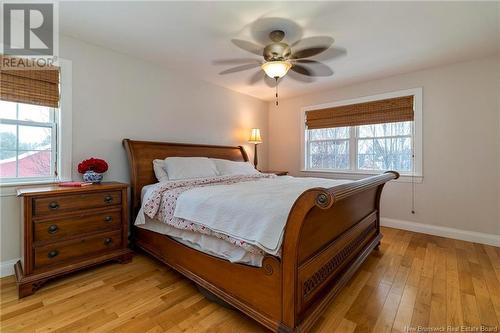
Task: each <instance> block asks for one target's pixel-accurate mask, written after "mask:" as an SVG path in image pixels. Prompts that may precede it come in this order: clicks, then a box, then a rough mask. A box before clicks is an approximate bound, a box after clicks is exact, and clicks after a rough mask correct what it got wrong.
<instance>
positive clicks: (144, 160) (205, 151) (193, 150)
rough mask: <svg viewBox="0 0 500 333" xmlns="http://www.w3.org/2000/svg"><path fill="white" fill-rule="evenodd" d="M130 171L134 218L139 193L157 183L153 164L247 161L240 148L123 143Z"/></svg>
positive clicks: (139, 200)
mask: <svg viewBox="0 0 500 333" xmlns="http://www.w3.org/2000/svg"><path fill="white" fill-rule="evenodd" d="M123 146H124V147H125V150H126V151H127V156H128V162H129V167H130V186H131V197H132V198H131V199H132V209H131V214H132V217H133V218H135V216H136V215H137V212H138V211H139V209H140V206H141V190H142V188H143V187H144V186H145V185H148V184H153V183H156V182H157V180H156V177H155V175H154V172H153V160H154V159H165V158H167V157H172V156H181V157H182V156H183V157H212V158H222V159H226V160H232V161H248V155H247V153H246V152H245V149H243V147H242V146H237V147H232V146H212V145H198V144H188V143H172V142H152V141H135V140H130V139H123Z"/></svg>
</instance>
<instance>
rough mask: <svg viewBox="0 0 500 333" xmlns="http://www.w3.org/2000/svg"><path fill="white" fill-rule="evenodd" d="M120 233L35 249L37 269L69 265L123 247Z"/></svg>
mask: <svg viewBox="0 0 500 333" xmlns="http://www.w3.org/2000/svg"><path fill="white" fill-rule="evenodd" d="M121 245H122V235H121V232H120V231H114V232H107V233H102V234H99V235H95V236H90V237H83V238H80V239H77V240H72V241H62V242H58V243H53V244H50V245H46V246H40V247H35V268H43V267H45V266H52V265H57V264H59V263H63V262H64V263H66V264H67V263H68V261H70V260H71V259H77V258H82V257H87V256H91V255H94V254H102V253H105V252H107V251H111V250H114V249H117V248H119V247H121Z"/></svg>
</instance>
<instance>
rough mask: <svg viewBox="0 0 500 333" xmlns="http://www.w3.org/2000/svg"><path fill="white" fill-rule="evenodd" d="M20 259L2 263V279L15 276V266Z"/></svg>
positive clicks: (0, 269) (0, 274)
mask: <svg viewBox="0 0 500 333" xmlns="http://www.w3.org/2000/svg"><path fill="white" fill-rule="evenodd" d="M19 259H20V258H15V259H11V260H6V261H2V262H0V278H3V277H6V276H10V275H14V265H15V264H16V262H18V261H19Z"/></svg>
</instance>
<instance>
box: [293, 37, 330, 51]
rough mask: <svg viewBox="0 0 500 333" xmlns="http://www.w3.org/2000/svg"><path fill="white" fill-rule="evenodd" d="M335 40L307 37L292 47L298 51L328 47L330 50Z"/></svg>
mask: <svg viewBox="0 0 500 333" xmlns="http://www.w3.org/2000/svg"><path fill="white" fill-rule="evenodd" d="M334 41H335V39H333V38H332V37H330V36H313V37H307V38H303V39H299V40H298V41H296V42H295V43H293V44H292V45H291V47H293V48H296V49H298V50H302V49H306V48H311V47H326V48H329V47H330V46H332V44H333V42H334Z"/></svg>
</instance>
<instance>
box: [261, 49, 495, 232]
mask: <svg viewBox="0 0 500 333" xmlns="http://www.w3.org/2000/svg"><path fill="white" fill-rule="evenodd" d="M415 87H423V119H424V120H423V139H424V142H423V173H424V179H423V183H421V184H417V185H416V214H415V215H412V214H411V213H410V210H411V184H409V183H401V182H399V183H398V182H392V183H390V184H388V185H387V186H386V188H385V191H384V194H383V199H382V207H381V214H382V216H383V217H386V218H391V219H397V220H404V221H412V222H416V223H419V224H426V225H431V226H439V227H448V228H455V229H460V230H468V231H475V232H481V233H488V234H496V235H500V97H499V96H500V58H499V57H490V58H486V59H480V60H476V61H470V62H464V63H457V64H453V65H449V66H444V67H439V68H433V69H428V70H423V71H418V72H414V73H410V74H405V75H398V76H394V77H389V78H386V79H383V80H377V81H371V82H366V83H362V84H357V85H353V86H349V87H343V88H339V89H334V90H331V91H323V92H318V93H316V94H313V95H307V96H301V97H296V98H293V99H288V100H282V101H280V107H279V110H276V109H275V107H274V105H273V103H270V104H269V132H270V140H269V141H270V146H269V158H270V159H269V167H270V168H271V169H276V170H289V171H290V172H291V174H293V175H305V174H304V173H301V172H300V135H302V133H301V132H300V110H301V108H302V107H304V106H309V105H316V104H321V103H327V102H333V101H339V100H345V99H351V98H356V97H361V96H368V95H374V94H380V93H384V92H391V91H396V90H403V89H409V88H415ZM282 89H286V86H283V87H282ZM424 227H425V226H424Z"/></svg>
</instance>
